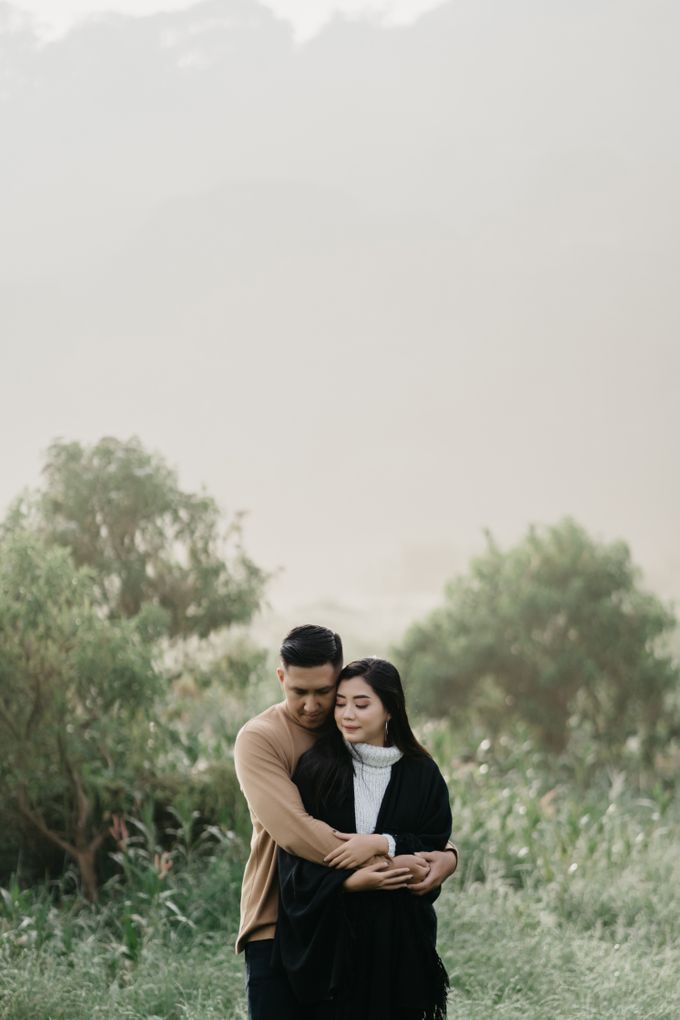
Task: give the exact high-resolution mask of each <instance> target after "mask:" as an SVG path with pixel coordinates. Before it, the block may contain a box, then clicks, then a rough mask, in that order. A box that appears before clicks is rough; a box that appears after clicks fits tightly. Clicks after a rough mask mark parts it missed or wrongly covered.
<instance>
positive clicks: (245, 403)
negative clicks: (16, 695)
mask: <svg viewBox="0 0 680 1020" xmlns="http://www.w3.org/2000/svg"><path fill="white" fill-rule="evenodd" d="M96 6H97V5H93V10H94V9H95V7H96ZM289 6H292V4H290V5H289ZM307 6H308V5H307ZM369 6H370V5H369ZM422 6H423V7H426V6H430V7H433V9H430V10H426V11H425V12H424V13H423V14H422V15H421V16H420V17H417V18H415V20H413V17H414V13H413V12H414V11H415V6H414V7H413V9H412V10H409V12H407V13H402V15H398V12H397V13H396V14H395V13H394V11H396V10H397V6H395V8H394V10H393V11H392V14H391V15H390V13H389V11H388V10H387V6H386V5H383V7H381V6H380V5H378V4H374V5H373V8H372V11H370V10H369V12H368V13H369V14H370V15H371V16H370V17H366V18H360V17H359V16H358V14H357V11H358V4H354V6H353V7H348V8H347V11H349V12H350V13H352V18H351V19H350V18H348V17H344V18H343V17H340V16H335V17H332V18H331V20H330V21H327V22H326V23H325V24H320V25H317V26H316V28H314V31H312V28H311V22H310V23H308V24H307V29H304V27H301V26H303V24H304V21H303V20H300V21H298V22H296V21H295V18H293V17H292V15H290V14H288V15H287V16H284V15H286V11H285V10H284V8H283V7H281V8H280V9H279V10H278V11H277V12H275V11H273V10H272V9H270V7H265V6H261V5H258V4H256V3H254V2H251V0H230V2H228V3H221V2H218V0H215V2H210V3H201V4H196V5H194V6H191V7H186V9H179V10H175V11H171V12H167V13H155V14H153V15H149V16H146V17H143V18H139V17H138V18H133V17H131V16H128V15H126V14H124V13H120V12H119V13H117V14H112V15H108V16H106V17H103V16H100V17H98V18H97V19H95V20H89V21H83V22H78V23H76V24H75V25H74V26H73V27H71V28H68V25H71V24H72V20H71V21H68V25H67V23H66V20H64V21H63V24H62V31H61V34H59V35H58V36H54V37H53V38H52V41H46V39H45V38H44V37H43V36H41V34H40V32H39V31H38V30H37V29H36V27H35V24H34V23H33V22H32V21H31V20H30V18H29V17H28V16H27V15H26V16H21V15H20V13H18V8H13V7H12V6H11V5H8V4H0V137H1V138H2V150H1V151H2V163H1V165H0V166H1V169H0V173H1V182H2V189H1V194H0V223H1V241H0V316H1V320H0V326H1V334H0V342H1V344H2V374H1V378H0V424H1V427H2V436H3V458H2V467H3V470H2V474H1V476H0V505H1V506H2V507H4V506H6V505H7V504H8V503H9V501H10V500H11V499H12V497H13V496H15V495H16V494H17V493H18V491H19V490H20V489H22V488H23V487H24V486H26V485H34V484H36V483H37V481H38V480H39V470H40V465H41V462H42V457H43V455H44V451H45V449H46V447H47V445H48V444H49V442H50V441H51V439H53V438H54V437H56V436H63V437H66V438H69V439H78V440H81V441H94V440H96V439H97V438H99V437H100V436H102V435H116V436H120V437H126V436H129V435H132V434H137V435H139V436H140V438H141V439H142V441H143V442H144V443H145V444H146V445H147V446H149V447H151V448H153V449H156V450H158V451H159V452H161V453H162V454H163V455H164V456H165V457H166V458H167V459H168V461H169V462H170V463H171V464H172V465H174V466H175V467H176V468H177V469H178V472H179V475H180V479H181V480H182V482H183V484H184V485H185V486H186V487H188V488H192V487H198V486H200V485H205V486H206V488H207V489H208V491H210V492H211V493H212V494H214V495H215V496H216V497H217V498H218V499H219V500H220V502H221V503H222V504H223V505H224V507H225V509H226V510H227V511H228V512H230V513H233V512H234V511H236V510H245V511H247V516H246V518H245V523H244V528H245V533H244V542H245V545H246V547H247V549H248V551H249V552H250V553H251V554H252V555H253V557H254V558H255V559H256V560H257V561H258V562H260V563H261V564H262V565H263V566H265V567H267V568H269V569H278V568H280V569H279V573H278V574H277V577H276V579H275V580H274V581H273V582H272V585H271V603H272V607H273V611H275V612H276V613H278V614H281V616H283V617H285V618H286V619H292V618H293V617H294V618H295V619H294V620H293V622H295V620H297V618H298V617H299V616H300V615H301V614H303V613H304V614H308V613H312V612H314V611H315V610H314V607H316V612H317V615H318V614H319V613H323V614H325V616H326V618H327V619H329V620H330V622H333V621H334V620H335V619H344V618H345V616H346V615H347V614H349V615H353V619H354V621H355V624H356V626H367V625H368V623H370V621H371V620H372V621H374V623H375V628H376V629H375V631H374V632H375V633H379V634H381V635H382V634H384V635H385V636H386V637H387V636H396V635H397V634H398V633H399V630H400V628H401V626H403V624H404V622H406V620H408V619H410V618H412V617H413V616H414V615H417V614H418V613H419V612H422V611H423V610H424V609H425V608H427V607H428V606H430V605H432V604H434V603H435V602H436V600H437V599H438V598H439V597H440V591H441V586H442V584H443V583H444V581H445V580H446V579H447V578H448V577H450V576H452V575H453V574H454V573H456V572H458V571H460V570H464V569H465V566H466V564H467V562H468V560H469V558H470V556H471V555H473V554H474V553H475V552H477V551H479V550H480V549H481V548H482V546H483V529H484V528H489V529H491V531H492V532H493V533H494V534H495V535H496V536H497V538H498V539H499V540H500V541H501V542H506V543H507V542H512V541H514V540H516V539H517V538H519V537H520V535H521V534H522V533H523V532H524V530H525V529H526V527H527V526H528V525H529V523H531V522H535V523H550V522H554V521H556V520H557V519H559V518H560V517H562V516H564V515H566V514H571V515H573V516H574V517H576V518H577V519H578V520H579V521H580V522H581V523H583V524H584V525H585V526H586V527H587V528H589V529H590V530H591V531H592V532H593V533H594V534H595V535H596V536H599V537H601V538H603V539H610V538H619V537H622V538H625V539H626V540H627V541H628V542H629V543H630V545H631V547H632V549H633V554H634V557H635V559H636V560H637V562H638V563H639V564H640V565H641V566H642V568H643V569H644V571H645V576H646V579H647V582H648V583H649V585H650V586H652V587H654V589H655V590H656V591H658V592H659V593H661V594H662V595H664V596H665V597H675V598H677V597H678V596H679V595H680V551H679V549H678V542H677V533H678V528H677V522H678V519H679V517H680V472H678V457H677V448H678V442H677V436H678V435H679V434H680V421H679V419H680V411H679V406H680V402H679V401H678V379H679V369H680V350H679V344H678V327H679V325H680V297H679V291H678V286H677V277H678V270H679V267H680V259H679V245H680V240H679V239H680V208H679V199H678V187H677V181H678V175H679V170H680V167H679V165H678V164H679V162H680V159H679V157H680V142H679V138H678V124H680V116H679V113H680V111H679V109H678V107H679V106H680V103H679V100H678V96H679V95H680V88H679V87H680V80H679V79H680V71H679V69H678V60H677V43H676V40H677V38H678V32H679V30H680V7H678V5H677V4H674V3H671V2H666V3H664V2H659V3H654V2H652V3H650V2H649V0H647V2H645V3H642V2H631V0H624V2H620V0H588V2H574V0H569V2H567V0H553V2H552V3H550V4H546V3H545V0H533V2H529V0H512V2H508V0H451V2H448V3H443V4H441V5H439V6H436V7H434V6H433V5H431V4H430V5H426V4H423V5H422ZM271 7H274V4H273V3H272V5H271ZM304 7H305V5H300V10H303V8H304ZM401 9H402V12H406V5H403V6H402V8H401ZM324 10H325V11H326V12H327V14H328V12H330V11H331V7H330V5H329V6H328V8H326V7H324ZM36 11H37V13H40V11H39V10H38V8H37V6H36ZM381 11H382V14H381V13H380V12H381ZM64 12H67V8H66V6H65V7H64ZM376 12H377V13H376ZM385 12H387V13H385ZM407 14H408V16H407ZM326 16H327V15H325V16H324V17H326ZM69 17H70V15H69ZM301 17H302V15H301ZM64 18H65V19H66V18H67V13H64ZM399 20H401V21H405V22H408V23H406V24H400V25H394V24H391V22H394V21H399ZM330 617H333V619H330ZM320 622H325V620H323V619H322V620H320Z"/></svg>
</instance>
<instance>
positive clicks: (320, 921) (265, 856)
mask: <svg viewBox="0 0 680 1020" xmlns="http://www.w3.org/2000/svg"><path fill="white" fill-rule="evenodd" d="M277 675H278V679H279V682H280V684H281V688H282V693H283V701H281V702H280V703H278V704H276V705H273V706H272V707H271V708H268V709H266V710H265V711H264V712H262V713H261V714H260V715H258V716H256V717H255V718H254V719H251V720H250V722H248V723H246V725H245V726H244V727H243V728H242V730H241V731H240V732H239V734H238V736H237V738H236V745H235V750H234V755H235V762H236V771H237V774H238V779H239V783H240V784H241V789H242V790H243V793H244V795H245V797H246V799H247V801H248V806H249V808H250V814H251V819H252V824H253V835H252V840H251V850H250V857H249V859H248V863H247V865H246V869H245V873H244V877H243V888H242V893H241V926H240V931H239V935H238V940H237V950H238V951H239V952H240V951H242V950H245V958H246V975H247V988H248V1010H249V1016H250V1018H251V1020H443V1018H445V1016H446V991H447V987H448V979H447V976H446V971H445V970H444V967H443V964H442V962H441V960H440V959H439V956H438V955H437V951H436V945H435V944H436V916H435V912H434V908H433V906H432V903H433V901H434V900H435V899H436V897H437V895H438V894H439V889H440V886H441V883H442V882H443V881H444V880H445V879H446V878H447V877H448V876H449V875H451V874H452V873H453V872H454V871H455V869H456V865H457V860H458V855H457V851H456V849H455V847H454V846H453V844H452V843H451V842H450V835H451V810H450V806H449V795H448V790H447V788H446V783H445V782H444V779H443V777H442V775H441V773H440V771H439V769H438V768H437V765H436V764H435V762H434V761H433V760H432V758H431V757H430V755H429V754H428V753H427V751H426V750H425V749H424V748H423V747H421V745H420V744H419V743H418V741H417V740H416V738H415V736H414V734H413V731H412V730H411V726H410V724H409V721H408V716H407V714H406V708H405V703H404V692H403V689H402V685H401V679H400V677H399V673H398V671H397V670H396V668H395V667H394V666H393V665H392V664H391V663H389V662H386V661H385V660H384V659H375V658H369V659H360V660H357V661H355V662H352V663H350V664H349V665H348V666H345V667H344V668H343V653H342V643H341V641H340V638H339V636H338V635H337V634H334V633H333V632H332V631H330V630H328V629H326V628H325V627H316V626H311V625H310V626H303V627H296V628H294V629H293V630H292V631H291V632H290V633H289V634H288V636H287V637H286V638H285V639H284V641H283V644H282V646H281V665H280V667H279V669H278V670H277Z"/></svg>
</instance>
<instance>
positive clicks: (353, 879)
mask: <svg viewBox="0 0 680 1020" xmlns="http://www.w3.org/2000/svg"><path fill="white" fill-rule="evenodd" d="M410 877H411V872H410V871H409V869H408V868H392V867H390V865H389V864H388V863H387V861H378V863H377V864H369V865H367V867H365V868H359V870H358V871H355V872H354V874H353V875H350V876H349V878H346V879H345V881H344V882H343V888H344V889H345V890H346V891H347V892H368V891H370V890H376V889H377V890H382V891H384V892H389V891H390V890H392V889H405V888H406V885H407V883H408V881H409V879H410Z"/></svg>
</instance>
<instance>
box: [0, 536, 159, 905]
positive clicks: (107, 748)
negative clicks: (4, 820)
mask: <svg viewBox="0 0 680 1020" xmlns="http://www.w3.org/2000/svg"><path fill="white" fill-rule="evenodd" d="M164 626H165V614H164V613H163V611H162V610H161V609H159V608H157V607H152V606H147V607H146V608H145V610H144V612H140V613H139V614H138V615H137V616H136V617H135V619H134V620H113V619H107V618H106V617H105V616H103V615H102V613H101V612H100V610H99V608H98V605H97V602H96V598H95V592H94V585H93V580H92V577H91V575H90V573H89V572H88V571H86V570H83V569H79V568H77V567H75V566H74V564H73V561H72V559H71V556H70V554H69V552H68V551H67V550H66V549H61V548H59V547H57V546H48V545H46V544H45V543H43V542H41V541H40V540H38V539H36V538H35V537H34V536H32V535H29V534H25V533H15V534H13V535H12V536H11V537H9V538H7V539H5V541H4V542H2V543H1V544H0V736H1V742H2V749H3V750H2V756H1V757H0V789H1V790H2V793H3V797H4V798H6V799H7V800H8V801H9V802H10V803H11V804H12V805H13V806H14V807H15V808H16V811H17V814H18V815H19V816H20V817H21V818H22V819H23V820H24V822H25V823H26V824H27V825H28V826H30V827H31V828H32V829H33V830H35V831H36V832H37V833H39V834H40V835H41V836H42V837H44V838H45V839H47V840H49V841H50V842H52V843H53V844H55V845H56V846H57V847H59V848H60V850H62V851H63V852H64V853H65V854H66V855H67V856H68V857H70V858H72V859H73V860H74V861H75V862H77V864H78V868H79V870H80V874H81V877H82V881H83V885H84V888H85V890H86V892H87V894H88V896H89V897H90V898H92V899H93V898H95V897H96V891H97V880H96V857H97V852H98V850H99V848H100V847H101V845H102V843H103V842H104V840H105V839H106V836H107V833H108V829H109V825H110V821H109V820H108V814H109V813H110V812H111V811H112V810H116V809H117V810H123V809H124V808H125V807H126V805H127V804H129V803H130V799H131V791H134V790H135V789H136V788H138V787H139V786H140V785H143V783H144V777H145V776H147V775H149V774H151V773H152V772H153V770H154V767H155V760H156V759H157V756H158V755H159V753H160V750H161V745H162V740H163V734H162V732H161V731H160V729H159V727H158V726H157V725H156V722H155V718H156V715H157V712H156V706H157V702H158V699H159V696H160V695H161V693H162V692H163V690H164V679H163V677H162V675H161V673H160V672H159V671H158V669H157V668H156V665H155V662H154V651H155V644H156V639H157V638H158V636H159V635H160V633H162V631H163V629H164Z"/></svg>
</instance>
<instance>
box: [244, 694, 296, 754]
mask: <svg viewBox="0 0 680 1020" xmlns="http://www.w3.org/2000/svg"><path fill="white" fill-rule="evenodd" d="M291 730H292V725H291V720H290V718H289V715H287V713H286V712H285V708H284V704H283V702H279V703H278V704H276V705H270V706H269V708H265V710H264V712H260V713H259V715H255V716H253V718H252V719H249V720H248V722H246V723H244V725H243V726H242V727H241V729H240V730H239V732H238V733H237V738H236V742H234V749H236V750H237V752H238V751H239V749H240V748H241V749H243V748H244V747H247V746H253V747H262V746H263V745H268V746H270V747H272V748H276V749H279V748H280V746H281V744H282V745H283V746H285V747H287V744H289V743H290V741H291V738H292V737H291Z"/></svg>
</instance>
